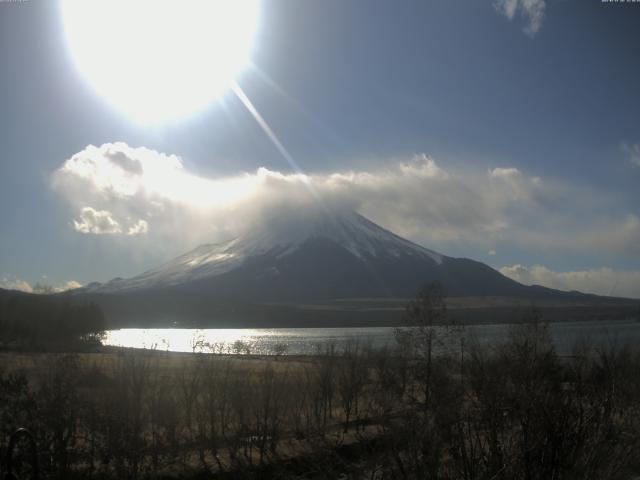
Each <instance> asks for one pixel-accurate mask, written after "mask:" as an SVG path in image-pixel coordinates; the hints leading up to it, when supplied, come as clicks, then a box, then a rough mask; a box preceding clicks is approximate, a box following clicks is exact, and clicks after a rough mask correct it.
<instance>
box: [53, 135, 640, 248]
mask: <svg viewBox="0 0 640 480" xmlns="http://www.w3.org/2000/svg"><path fill="white" fill-rule="evenodd" d="M52 186H53V188H54V189H55V190H56V191H57V192H59V193H60V194H61V195H62V196H63V197H64V198H65V199H66V200H67V201H68V202H69V204H70V206H71V208H72V211H73V212H74V213H73V215H76V216H77V215H78V213H77V212H79V219H76V220H75V222H74V223H73V226H74V227H75V229H76V230H77V231H79V232H82V233H94V234H100V233H110V234H111V235H112V236H113V237H120V238H127V237H131V238H134V237H135V238H137V239H138V240H136V241H137V242H143V243H138V244H137V245H139V246H140V247H141V248H142V247H144V248H145V250H146V251H151V250H154V251H156V252H158V253H160V252H166V250H165V249H166V248H169V247H170V248H171V252H167V255H168V254H169V253H170V254H176V253H181V252H182V251H185V250H186V249H190V248H193V247H194V246H196V245H199V244H201V243H209V242H215V241H223V240H227V239H229V238H231V237H233V236H235V235H237V234H239V233H241V232H242V231H243V230H244V229H247V228H251V226H252V225H254V224H255V222H258V221H274V219H275V220H277V217H278V216H286V215H292V214H296V213H298V214H304V212H305V210H308V209H311V208H316V209H317V208H325V209H343V208H348V209H355V210H358V211H359V212H360V213H362V214H364V215H365V216H367V217H369V218H371V219H372V220H373V221H375V222H377V223H379V224H381V225H383V226H384V227H386V228H388V229H390V230H392V231H394V232H396V233H397V234H399V235H402V236H405V237H407V238H410V239H411V240H413V241H416V242H418V243H421V244H423V245H425V246H427V247H429V248H433V249H436V250H440V251H442V252H443V253H445V254H446V253H448V252H450V251H451V249H452V246H453V245H455V246H456V247H457V248H467V247H473V248H482V249H483V250H484V251H488V250H490V249H491V250H493V249H496V250H497V249H499V248H500V245H502V244H508V245H510V246H512V247H513V246H517V247H521V248H523V249H538V250H540V249H566V250H570V251H582V252H585V253H588V254H597V255H627V256H637V255H640V218H639V217H638V215H637V214H636V213H634V212H628V211H626V210H625V209H624V207H623V206H622V204H618V203H616V199H615V197H614V196H612V195H611V194H607V193H604V192H600V191H597V190H594V189H589V188H584V187H577V186H574V185H571V184H567V183H561V182H557V181H556V182H554V181H552V180H549V179H546V178H540V177H530V176H528V175H527V174H526V173H525V172H522V171H520V170H518V169H516V168H513V167H509V166H503V167H497V168H493V169H490V170H488V171H486V170H485V171H477V172H474V171H473V170H471V169H465V170H450V169H445V168H444V167H443V166H442V165H440V164H439V163H438V162H436V160H435V159H433V158H431V157H429V156H427V155H424V154H422V155H416V156H414V157H413V158H409V159H401V160H395V161H390V162H388V163H387V164H386V166H383V167H378V168H376V169H372V170H369V171H364V170H350V171H341V172H333V173H323V174H309V175H301V174H297V173H282V172H277V171H271V170H268V169H265V168H260V169H258V170H257V171H255V172H253V173H242V174H238V175H235V176H230V177H222V178H206V177H202V176H197V175H194V174H193V173H191V172H189V171H188V170H187V168H186V167H185V166H184V164H183V161H182V159H180V158H179V157H177V156H175V155H167V154H163V153H160V152H156V151H153V150H150V149H146V148H132V147H129V146H128V145H126V144H124V143H113V144H105V145H102V146H101V147H94V146H89V147H87V148H85V149H84V150H82V151H81V152H79V153H77V154H76V155H74V156H73V157H71V158H70V159H68V160H67V161H66V162H64V164H63V165H62V166H61V167H60V168H59V169H58V170H57V171H56V172H55V173H54V174H53V176H52ZM87 205H90V207H88V206H87ZM141 234H144V235H141ZM167 245H168V246H169V247H166V246H167ZM158 256H162V255H158Z"/></svg>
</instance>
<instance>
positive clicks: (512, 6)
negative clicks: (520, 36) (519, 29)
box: [493, 0, 546, 36]
mask: <svg viewBox="0 0 640 480" xmlns="http://www.w3.org/2000/svg"><path fill="white" fill-rule="evenodd" d="M493 5H494V7H495V9H496V10H497V11H498V13H500V14H502V15H504V16H505V17H507V18H508V19H509V20H513V19H514V18H515V17H516V15H517V14H518V13H519V14H520V15H521V16H522V17H524V18H525V19H526V20H527V26H526V27H525V28H524V32H525V33H526V34H527V35H531V36H534V35H535V34H536V33H538V31H539V30H540V28H541V27H542V20H543V19H544V10H545V7H546V4H545V0H495V2H494V4H493Z"/></svg>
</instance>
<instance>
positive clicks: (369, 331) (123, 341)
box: [103, 319, 640, 355]
mask: <svg viewBox="0 0 640 480" xmlns="http://www.w3.org/2000/svg"><path fill="white" fill-rule="evenodd" d="M511 328H512V326H511V325H508V324H500V325H472V326H467V327H465V331H464V336H465V338H466V340H467V342H477V343H479V344H481V345H491V344H498V343H499V342H501V341H502V340H504V339H506V338H507V336H508V333H509V330H510V329H511ZM550 328H551V336H552V339H553V341H554V343H555V346H556V349H557V351H558V353H559V354H570V353H571V352H572V349H573V346H574V345H575V344H576V343H578V342H582V341H586V342H589V343H590V344H592V345H596V346H622V345H625V344H634V345H638V344H640V322H638V321H636V320H634V319H629V320H615V321H606V322H605V321H585V322H565V323H552V324H550ZM356 340H357V341H358V342H360V343H361V344H366V345H371V346H372V347H374V348H380V347H384V346H385V345H390V346H393V345H394V343H395V338H394V328H392V327H362V328H264V329H252V328H239V329H229V328H211V329H180V328H166V329H163V328H153V329H138V328H125V329H120V330H110V331H108V332H107V334H106V337H105V339H104V341H103V343H104V344H105V345H111V346H120V347H129V348H144V349H154V350H160V351H170V352H216V353H246V352H249V353H252V354H259V355H272V354H275V353H285V354H288V355H310V354H315V353H318V352H320V351H322V350H323V349H324V348H326V347H327V346H329V345H332V344H333V345H335V348H336V349H337V350H338V351H340V350H342V349H343V348H344V347H345V345H347V344H348V343H349V342H353V341H356Z"/></svg>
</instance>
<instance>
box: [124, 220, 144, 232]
mask: <svg viewBox="0 0 640 480" xmlns="http://www.w3.org/2000/svg"><path fill="white" fill-rule="evenodd" d="M148 231H149V223H148V222H147V221H146V220H138V223H136V224H135V225H133V226H131V227H129V230H127V235H138V234H139V233H147V232H148Z"/></svg>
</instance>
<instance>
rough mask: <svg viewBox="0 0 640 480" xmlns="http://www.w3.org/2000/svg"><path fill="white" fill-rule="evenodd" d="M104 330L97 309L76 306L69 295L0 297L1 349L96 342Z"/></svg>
mask: <svg viewBox="0 0 640 480" xmlns="http://www.w3.org/2000/svg"><path fill="white" fill-rule="evenodd" d="M105 329H106V321H105V317H104V315H103V313H102V311H101V309H100V307H99V306H98V305H96V304H94V303H87V302H85V303H77V302H74V301H73V300H72V299H71V298H70V297H69V296H68V295H33V294H22V293H15V294H6V295H4V296H3V297H0V346H5V347H6V346H11V345H17V346H31V347H38V346H46V345H47V344H51V343H56V342H68V341H76V340H84V341H89V340H96V339H98V338H99V336H100V334H101V332H103V331H104V330H105Z"/></svg>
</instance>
